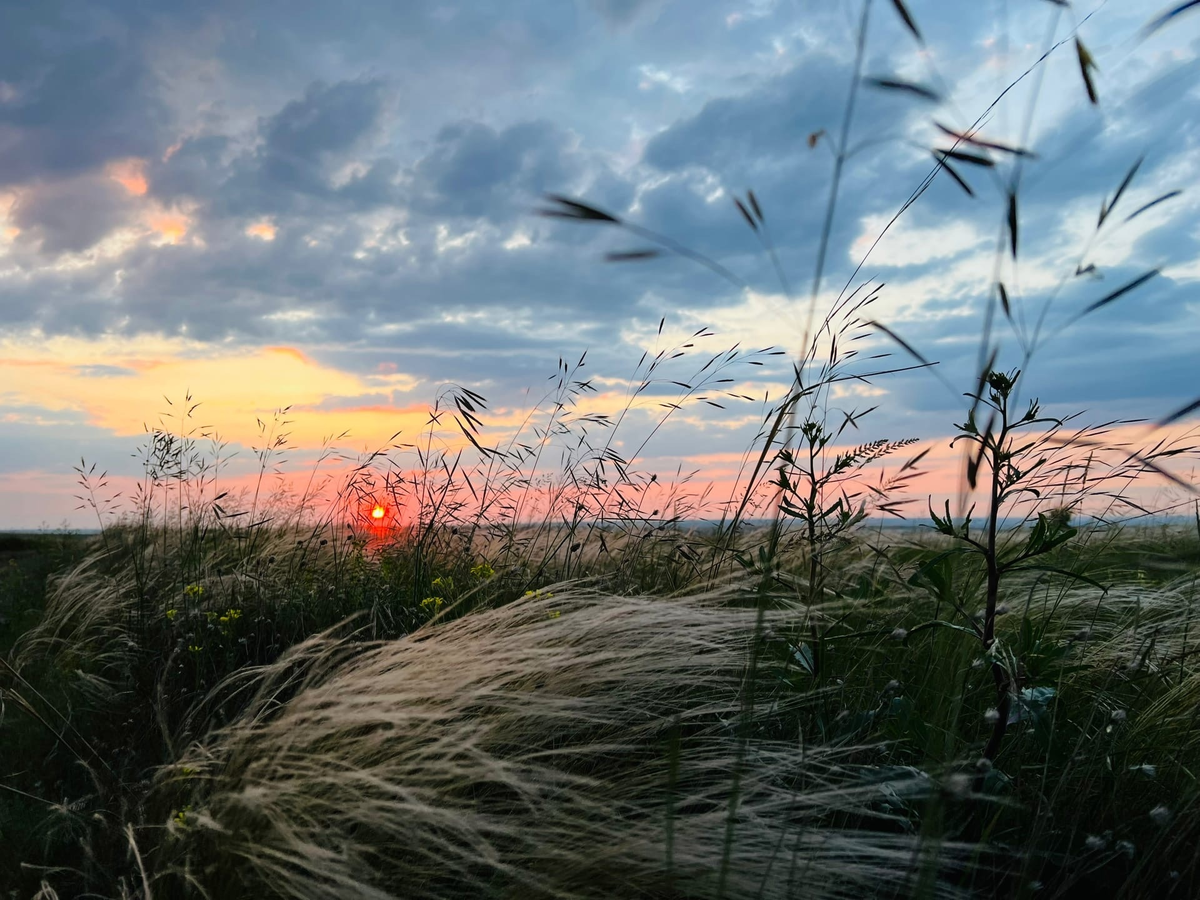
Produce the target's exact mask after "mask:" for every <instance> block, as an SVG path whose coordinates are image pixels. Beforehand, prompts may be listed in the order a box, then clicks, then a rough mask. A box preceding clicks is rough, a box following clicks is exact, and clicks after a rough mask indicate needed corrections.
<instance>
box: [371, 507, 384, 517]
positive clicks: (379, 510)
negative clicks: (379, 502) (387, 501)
mask: <svg viewBox="0 0 1200 900" xmlns="http://www.w3.org/2000/svg"><path fill="white" fill-rule="evenodd" d="M383 516H384V509H383V507H382V506H376V507H375V508H374V509H373V510H371V518H372V519H382V518H383Z"/></svg>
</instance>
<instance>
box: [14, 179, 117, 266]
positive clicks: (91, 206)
mask: <svg viewBox="0 0 1200 900" xmlns="http://www.w3.org/2000/svg"><path fill="white" fill-rule="evenodd" d="M133 209H134V207H133V204H132V203H131V202H130V198H129V193H128V191H127V190H126V189H124V188H123V187H122V186H121V185H120V184H119V183H117V182H116V181H114V180H113V179H111V178H108V177H106V176H104V175H84V176H79V177H76V178H72V179H69V180H64V181H56V182H49V183H35V184H33V185H31V186H29V187H26V188H24V189H22V190H21V191H19V192H18V194H17V199H16V202H15V203H14V204H13V206H12V209H11V211H10V213H9V217H10V220H11V221H12V223H13V224H14V225H16V226H17V227H18V228H20V229H21V240H22V241H23V242H27V243H31V244H35V245H36V246H37V248H38V249H39V250H40V251H41V252H43V253H47V254H58V253H78V252H80V251H83V250H87V249H89V248H91V247H93V246H95V245H96V244H97V243H98V242H99V241H100V240H102V239H103V238H104V237H105V236H106V235H108V234H109V233H110V232H112V231H113V230H114V229H116V228H118V227H120V226H121V225H125V224H127V223H129V222H130V220H131V218H132V214H133Z"/></svg>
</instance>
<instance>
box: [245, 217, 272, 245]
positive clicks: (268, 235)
mask: <svg viewBox="0 0 1200 900" xmlns="http://www.w3.org/2000/svg"><path fill="white" fill-rule="evenodd" d="M275 233H276V229H275V226H274V225H273V224H271V222H270V221H268V220H266V219H263V220H262V221H261V222H255V223H254V224H252V225H247V226H246V236H247V237H254V238H258V239H259V240H263V241H273V240H275Z"/></svg>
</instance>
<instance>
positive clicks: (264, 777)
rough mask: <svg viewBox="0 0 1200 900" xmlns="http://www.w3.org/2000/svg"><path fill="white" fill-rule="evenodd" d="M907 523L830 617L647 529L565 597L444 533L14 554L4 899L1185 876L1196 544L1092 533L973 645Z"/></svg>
mask: <svg viewBox="0 0 1200 900" xmlns="http://www.w3.org/2000/svg"><path fill="white" fill-rule="evenodd" d="M1028 531H1029V529H1026V532H1028ZM770 532H771V529H770V528H760V529H757V530H749V531H747V532H746V533H745V534H743V535H740V536H739V537H738V539H737V543H738V545H739V546H741V547H743V548H749V547H752V546H755V545H759V546H761V545H762V542H763V541H766V540H768V539H770V537H771V534H770ZM926 532H927V533H925V534H919V533H915V532H903V533H899V534H897V533H895V532H890V531H885V532H881V533H872V532H870V531H864V532H860V533H858V534H855V535H854V536H853V537H851V538H847V539H845V540H842V541H839V542H838V543H837V546H835V547H831V548H829V549H828V551H827V553H826V554H825V555H824V557H823V559H822V561H821V564H822V566H823V567H824V569H825V576H824V591H825V596H824V599H823V600H822V601H821V602H820V603H809V602H807V598H806V596H805V594H806V590H805V585H806V581H807V577H808V571H809V568H808V563H809V559H808V558H807V553H806V551H805V544H804V542H803V541H801V540H795V539H794V538H793V537H790V536H789V535H788V534H787V533H785V534H784V535H783V536H782V537H777V541H778V548H777V552H776V559H777V562H778V564H777V565H776V566H775V567H774V568H773V569H772V570H771V571H770V572H769V573H763V572H758V573H756V575H755V577H754V578H751V579H749V580H747V579H746V578H745V577H744V576H745V571H744V569H743V567H742V566H739V565H738V564H737V563H736V562H731V560H732V559H733V557H732V556H731V555H727V558H726V559H727V564H726V565H724V566H721V565H717V566H711V565H710V566H698V565H696V562H697V560H701V559H706V560H707V561H709V562H712V561H714V560H716V558H717V557H718V556H719V554H721V553H722V552H723V551H722V550H721V548H720V547H719V546H718V545H717V541H716V540H715V539H714V538H713V537H712V536H711V535H710V536H708V537H700V536H698V535H696V534H691V535H688V534H684V533H677V532H672V531H670V530H669V529H664V530H661V531H659V532H658V533H657V534H656V535H654V537H653V538H652V540H653V542H654V543H655V545H660V544H669V545H671V546H680V545H684V546H687V547H688V548H689V553H688V555H687V556H685V555H681V554H679V553H675V554H671V553H670V552H667V551H660V552H658V553H657V554H650V553H647V554H646V556H645V557H644V558H645V559H646V560H647V565H645V566H642V567H636V566H630V565H628V560H625V559H622V558H621V557H620V555H619V554H614V555H613V559H614V560H616V562H617V563H618V564H615V565H614V564H606V563H605V562H604V560H603V555H602V554H601V555H598V556H597V557H596V558H594V559H593V561H592V563H591V564H590V565H589V566H588V570H587V571H586V573H584V572H578V571H574V572H573V574H574V575H577V576H578V577H576V578H573V579H572V581H571V582H569V583H558V577H559V575H560V574H561V573H560V571H559V570H558V568H556V567H555V566H554V565H544V566H543V567H542V569H543V570H542V571H541V572H540V573H539V574H538V575H537V578H536V580H533V581H531V580H530V575H531V573H530V571H529V569H528V567H519V566H511V565H510V566H499V567H497V566H495V565H493V563H492V562H489V561H488V560H487V559H485V558H482V557H480V556H476V555H474V554H472V553H471V551H470V548H468V547H465V546H463V545H462V544H455V543H452V542H450V540H449V538H448V539H447V542H446V544H445V545H444V546H442V547H437V546H425V547H422V546H421V545H420V544H419V543H414V542H412V541H411V540H406V541H405V542H403V543H399V544H397V545H395V546H392V547H377V548H375V549H374V550H373V551H368V550H365V549H364V548H363V547H361V546H354V547H353V549H351V550H349V551H346V552H341V553H339V554H335V553H333V552H332V551H331V548H332V547H334V546H335V545H334V544H333V543H326V544H324V545H322V544H321V541H323V540H326V539H325V538H323V537H320V536H316V535H310V536H309V538H303V537H302V538H300V539H299V544H297V540H296V539H295V538H294V535H289V534H283V533H274V534H268V533H265V532H264V533H263V534H262V535H260V536H259V539H258V541H257V545H256V546H254V547H253V548H251V549H249V550H248V549H247V547H248V544H247V542H246V541H244V540H242V541H239V540H238V539H237V538H238V535H237V534H236V533H233V532H229V533H227V534H224V535H216V534H213V535H209V536H207V537H203V538H200V537H197V536H196V535H193V536H192V537H191V539H189V538H188V536H187V535H182V536H181V534H180V533H178V532H175V533H172V532H167V531H154V532H150V533H140V532H139V531H138V530H137V529H136V528H134V527H131V526H128V525H125V526H113V527H111V528H109V529H108V530H107V532H106V534H105V535H104V536H102V537H72V536H70V535H38V536H9V537H6V538H4V543H3V551H2V552H3V554H4V559H3V562H2V563H0V565H3V573H4V574H3V581H2V582H0V585H2V587H0V617H2V618H0V622H2V623H3V624H2V627H3V632H0V634H2V640H3V647H4V649H5V651H6V653H7V659H9V660H10V662H9V663H8V664H6V665H5V674H4V676H3V682H2V683H3V689H4V705H5V715H4V721H3V726H4V744H5V750H6V752H5V760H6V764H5V765H6V770H5V771H4V772H3V773H2V774H3V776H4V777H3V781H2V782H0V788H2V790H0V823H2V824H0V828H2V829H3V833H2V838H3V841H4V846H5V847H6V852H5V854H4V855H3V857H2V862H0V883H2V884H4V885H5V886H6V887H7V889H8V890H9V892H10V895H11V896H31V895H33V894H34V893H35V892H36V891H37V890H39V886H42V885H43V884H44V885H46V886H49V887H44V888H43V894H42V896H51V895H52V893H51V891H52V890H53V891H55V892H57V895H58V896H63V897H66V896H81V895H84V894H87V893H91V894H93V895H98V896H130V897H132V896H147V897H148V896H163V897H171V896H187V895H191V894H193V893H194V894H195V895H196V896H206V895H207V896H211V897H259V896H268V895H278V896H288V897H332V896H339V897H340V896H406V897H407V896H429V897H438V896H499V897H517V896H530V897H535V896H546V897H602V896H647V897H651V896H655V897H659V896H661V897H718V896H730V897H744V896H763V897H785V896H813V897H827V896H832V897H837V896H847V897H851V896H866V895H870V896H928V897H932V896H953V895H957V894H961V895H965V896H985V897H987V896H1039V897H1040V896H1083V895H1085V894H1086V895H1091V896H1095V895H1101V894H1102V895H1104V896H1125V897H1159V896H1178V897H1188V896H1194V895H1195V893H1196V891H1197V889H1200V869H1198V867H1197V859H1196V850H1195V847H1196V845H1197V839H1198V838H1200V835H1197V833H1196V829H1197V824H1196V823H1197V822H1200V817H1197V816H1196V802H1197V798H1198V797H1200V792H1198V791H1197V784H1196V777H1195V773H1196V771H1197V769H1198V767H1200V742H1198V741H1197V740H1196V737H1195V735H1196V734H1197V733H1198V732H1197V730H1196V719H1197V717H1198V716H1200V696H1198V695H1197V691H1198V685H1200V673H1198V671H1197V667H1196V662H1195V660H1196V644H1197V636H1196V635H1195V634H1193V633H1192V632H1193V629H1192V621H1193V613H1192V606H1193V604H1195V603H1196V602H1197V601H1198V600H1200V597H1198V596H1197V578H1198V576H1200V535H1198V533H1197V530H1196V528H1195V527H1194V526H1193V527H1192V528H1190V529H1189V528H1183V527H1179V526H1171V527H1166V526H1163V527H1141V528H1132V527H1127V528H1124V529H1121V528H1091V529H1086V528H1085V529H1082V530H1081V531H1080V532H1079V533H1078V534H1076V535H1074V536H1073V537H1072V539H1071V540H1069V541H1066V542H1064V543H1063V544H1062V545H1061V546H1059V547H1057V548H1055V549H1054V550H1053V551H1052V552H1051V554H1049V556H1050V558H1051V559H1052V563H1053V565H1052V566H1050V565H1047V567H1046V568H1045V569H1044V570H1042V571H1039V572H1037V573H1033V572H1030V573H1023V574H1021V575H1020V577H1014V578H1013V579H1011V580H1010V581H1009V583H1007V584H1005V585H1004V586H1003V589H1002V595H1001V597H1000V600H1001V607H1000V610H999V612H998V616H997V625H996V639H995V643H994V644H993V647H994V648H1003V649H1002V650H999V649H993V651H992V652H991V653H987V652H985V650H984V647H983V644H982V642H981V640H980V638H979V635H978V634H977V633H976V632H975V631H973V630H972V626H971V624H970V623H971V621H972V620H974V621H976V622H981V621H982V618H983V613H982V611H978V610H975V609H973V608H971V607H970V606H969V605H968V606H967V607H965V608H962V609H961V612H962V613H965V614H966V616H965V617H963V616H961V615H959V614H958V613H957V612H956V611H955V608H956V607H961V606H962V604H963V603H968V604H969V601H966V600H964V599H961V598H968V597H972V596H979V594H980V589H981V587H982V585H983V584H984V582H985V581H986V571H985V570H986V566H985V565H982V561H979V563H978V564H975V563H974V561H973V560H972V559H971V558H970V557H964V556H961V555H954V556H946V555H945V551H946V549H948V547H949V546H950V539H948V538H946V537H944V536H940V535H937V534H936V533H934V532H933V530H932V529H927V530H926ZM1007 534H1010V535H1011V536H1012V537H1013V538H1014V539H1017V538H1020V539H1021V540H1022V541H1023V540H1024V538H1023V537H1021V535H1020V534H1019V533H1018V532H1015V531H1014V532H1009V533H1007ZM647 547H649V543H647V542H644V543H643V544H642V548H643V552H645V551H646V549H647ZM492 549H493V550H494V548H492ZM287 554H291V556H288V555H287ZM493 562H494V560H493ZM301 563H303V564H301ZM1051 569H1053V570H1054V571H1051ZM1068 573H1076V574H1078V575H1081V576H1084V578H1076V577H1073V576H1072V575H1071V574H1068ZM1085 579H1086V580H1085ZM437 598H440V600H439V599H437ZM348 617H349V618H348ZM1001 653H1002V654H1003V656H1004V658H1005V659H1007V660H1008V662H1006V665H1008V666H1010V670H1011V672H1012V676H1013V684H1012V686H1011V688H1010V691H1011V694H1012V698H1013V702H1012V705H1011V707H1010V709H1009V710H1008V712H1007V714H1006V720H1007V729H1006V732H1005V734H1004V739H1003V743H1002V744H1001V746H1000V748H999V750H998V752H996V753H995V754H994V758H993V759H988V758H986V757H985V756H984V755H983V753H984V747H985V744H986V743H987V741H988V739H989V735H990V734H991V733H992V731H993V727H994V723H995V720H996V718H997V695H996V691H995V686H994V684H993V679H992V676H991V673H990V671H989V669H990V662H991V661H992V660H993V659H995V658H997V657H998V656H999V655H1000V654H1001Z"/></svg>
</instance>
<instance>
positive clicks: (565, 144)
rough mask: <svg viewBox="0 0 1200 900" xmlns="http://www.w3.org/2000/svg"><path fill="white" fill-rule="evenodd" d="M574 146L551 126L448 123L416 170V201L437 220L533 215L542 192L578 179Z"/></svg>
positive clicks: (412, 180) (413, 183)
mask: <svg viewBox="0 0 1200 900" xmlns="http://www.w3.org/2000/svg"><path fill="white" fill-rule="evenodd" d="M572 144H573V142H572V139H571V136H570V135H569V134H567V133H566V132H564V131H563V130H562V129H560V128H556V127H555V126H554V125H551V124H550V123H549V122H520V123H516V124H514V125H510V126H509V127H508V128H505V129H504V130H502V131H496V130H495V129H493V128H491V127H489V126H487V125H485V124H482V123H480V122H457V123H455V124H453V125H447V126H446V127H445V128H443V129H442V130H441V131H440V132H439V133H438V136H437V138H436V140H435V141H434V146H433V148H432V149H431V150H430V152H429V153H428V154H426V155H425V156H424V157H423V158H422V159H421V160H420V161H418V162H417V164H416V165H415V166H414V167H413V170H412V174H411V177H410V179H409V183H410V185H411V190H412V197H413V201H414V203H415V205H416V207H417V209H419V210H421V211H422V212H425V213H428V214H430V215H434V216H462V217H468V218H484V219H487V220H489V221H492V222H499V221H506V220H509V219H512V218H513V217H514V216H517V215H521V214H524V215H528V214H529V213H530V212H531V211H532V207H533V205H534V203H536V202H537V201H538V200H539V199H540V197H541V195H542V194H543V193H545V192H546V191H549V190H555V191H563V190H569V186H570V182H571V181H573V180H578V178H579V176H580V174H581V173H580V165H579V162H580V160H579V157H578V154H576V153H575V152H574V148H573V146H572ZM572 163H574V164H575V165H572Z"/></svg>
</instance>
